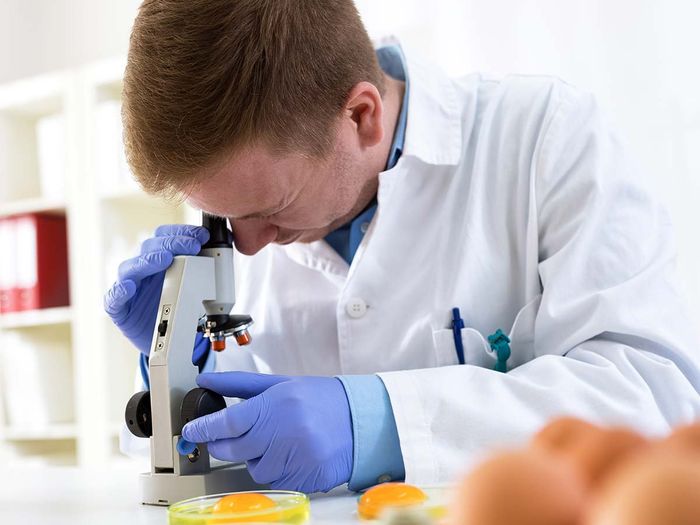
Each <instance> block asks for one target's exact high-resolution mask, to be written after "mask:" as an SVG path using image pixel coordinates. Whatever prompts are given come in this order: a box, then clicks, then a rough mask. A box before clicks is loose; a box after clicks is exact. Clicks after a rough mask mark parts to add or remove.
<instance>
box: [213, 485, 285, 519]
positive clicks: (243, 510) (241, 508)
mask: <svg viewBox="0 0 700 525" xmlns="http://www.w3.org/2000/svg"><path fill="white" fill-rule="evenodd" d="M276 507H277V503H275V501H274V500H272V499H270V498H268V497H267V496H264V495H263V494H256V493H255V492H246V493H241V494H230V495H229V496H224V497H223V498H221V499H220V500H219V501H217V502H216V505H214V508H213V509H212V516H213V517H216V516H217V515H218V516H220V517H221V519H219V520H217V519H212V520H210V521H209V524H211V525H214V524H217V523H250V522H260V521H261V520H262V517H263V516H262V515H261V512H262V511H265V510H266V509H271V510H270V513H269V514H268V513H264V519H265V521H277V519H278V517H277V513H276V512H274V510H273V509H275V508H276ZM249 513H254V515H252V516H246V514H249ZM236 514H240V517H238V516H235V515H236Z"/></svg>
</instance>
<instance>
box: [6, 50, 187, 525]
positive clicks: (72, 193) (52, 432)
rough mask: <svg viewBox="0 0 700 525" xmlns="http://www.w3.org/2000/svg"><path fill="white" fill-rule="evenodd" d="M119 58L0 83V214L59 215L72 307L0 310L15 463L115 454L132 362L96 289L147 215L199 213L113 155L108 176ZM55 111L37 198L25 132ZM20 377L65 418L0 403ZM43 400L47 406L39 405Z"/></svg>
mask: <svg viewBox="0 0 700 525" xmlns="http://www.w3.org/2000/svg"><path fill="white" fill-rule="evenodd" d="M125 63H126V61H125V59H124V57H121V58H117V59H115V60H106V61H100V62H97V63H93V64H87V65H85V66H80V67H77V68H75V69H72V70H69V71H65V72H62V73H60V74H56V75H48V76H40V77H34V78H30V79H27V80H24V81H21V82H15V83H12V84H9V85H5V86H2V85H0V138H3V137H4V138H3V140H2V141H0V189H1V190H2V199H3V200H2V201H0V218H1V217H4V216H13V215H22V214H27V213H55V214H60V215H66V216H69V217H70V220H69V221H68V224H67V229H68V232H67V233H68V249H69V279H70V296H71V306H70V307H64V308H51V309H44V310H35V311H29V312H13V313H10V314H4V315H0V358H2V361H3V363H4V362H9V357H8V356H10V357H16V358H18V359H19V358H20V357H21V358H22V359H25V361H21V362H22V363H25V362H26V358H27V356H30V355H31V356H34V357H33V359H34V361H33V366H34V369H32V368H31V367H29V366H25V368H24V371H25V372H27V378H28V379H27V380H26V381H25V380H24V379H22V380H21V381H19V379H20V376H18V375H17V373H12V374H11V375H8V374H5V373H0V383H2V384H0V451H7V453H8V454H9V455H10V458H11V459H12V460H13V461H16V462H17V464H22V465H24V464H29V463H32V462H37V463H41V462H43V461H46V462H54V461H57V460H56V459H55V458H60V461H61V462H66V463H71V464H77V465H80V466H101V465H106V464H109V463H110V462H113V461H114V460H115V459H119V455H118V454H117V453H116V450H117V449H118V447H117V446H116V442H117V441H116V440H117V438H118V435H119V427H120V426H121V423H120V420H121V419H122V418H123V413H124V407H125V404H126V402H127V401H128V399H129V396H130V395H131V393H132V390H133V388H134V384H135V377H136V374H137V364H136V359H135V356H134V354H133V349H132V348H129V346H130V345H129V344H128V343H127V342H126V340H125V339H124V338H123V337H122V336H121V335H120V334H118V330H116V328H113V327H112V326H110V325H109V324H108V323H109V321H108V320H107V318H106V316H105V314H104V311H103V309H102V308H101V304H102V297H103V294H104V293H105V291H106V288H107V287H108V286H109V284H111V282H113V280H114V279H115V278H116V272H117V270H116V268H117V266H118V264H119V263H120V262H121V261H122V260H124V259H126V258H128V257H131V256H133V253H135V252H136V251H137V250H138V246H139V245H140V243H141V242H142V241H143V240H144V239H145V238H147V237H148V236H150V235H152V232H153V230H154V229H155V228H156V227H157V226H158V225H160V224H168V223H173V222H177V223H180V222H188V221H189V220H195V221H196V222H195V223H199V214H196V213H195V212H192V211H191V209H190V208H189V207H188V206H186V205H179V204H178V203H172V202H166V201H163V200H161V199H158V198H155V197H151V196H148V195H146V194H145V193H144V192H142V191H140V190H139V189H138V188H137V187H135V186H134V185H132V184H130V181H128V180H127V179H126V178H125V177H123V176H122V175H124V174H125V171H124V168H125V167H124V166H123V164H119V165H118V168H119V169H118V171H119V173H118V175H119V176H117V177H113V176H112V175H114V174H113V173H111V171H110V169H111V167H114V166H112V164H114V163H122V161H123V158H122V156H121V155H118V154H115V155H114V156H112V154H111V153H112V152H110V151H109V148H105V147H104V146H105V145H108V146H109V145H112V146H115V148H118V147H119V143H118V142H119V141H121V131H120V129H117V128H116V127H110V126H119V118H114V119H113V122H112V120H110V118H109V117H113V116H114V115H112V113H114V111H115V102H117V103H118V101H119V100H120V98H121V90H122V81H121V77H122V75H123V72H124V65H125ZM110 112H112V113H110ZM55 114H60V115H61V116H62V118H63V122H64V136H63V139H64V145H63V147H64V149H65V151H64V154H65V170H64V172H65V178H64V183H65V184H64V185H63V188H62V189H63V190H64V191H63V195H65V197H58V196H60V195H61V194H60V193H55V195H57V197H58V198H60V199H61V200H60V201H59V200H51V199H48V198H45V197H44V198H42V195H44V194H46V195H49V193H42V191H44V192H45V191H46V190H43V188H44V187H45V184H46V178H45V179H43V182H44V186H42V178H41V176H42V171H41V169H40V167H41V166H40V162H39V159H40V156H39V155H40V153H41V152H40V148H39V147H38V146H39V142H38V140H37V133H36V130H37V126H38V123H39V122H40V121H41V122H45V121H43V120H42V119H43V118H44V117H49V118H52V117H53V116H54V115H55ZM117 115H118V113H117ZM3 133H4V135H3ZM114 153H119V152H118V150H117V151H115V152H114ZM8 154H11V155H8ZM112 157H115V158H114V159H113V158H112ZM110 163H112V164H110ZM110 166H111V167H110ZM105 168H107V169H105ZM49 180H55V179H49ZM8 182H9V184H7V183H8ZM0 251H2V247H0ZM3 341H10V342H11V341H16V342H17V341H19V343H16V344H18V345H19V346H20V347H22V348H24V349H25V350H30V351H31V352H26V353H25V354H26V355H22V356H20V355H19V354H18V353H16V352H3V351H4V350H5V349H6V348H9V347H5V346H4V345H3ZM54 348H56V349H57V350H59V351H58V352H54ZM49 358H50V359H55V360H56V362H59V361H60V363H61V370H58V369H57V366H58V365H54V364H51V363H48V362H47V359H49ZM47 363H48V364H47ZM0 366H2V364H0ZM1 370H2V372H5V371H6V370H14V368H4V367H3V368H2V369H1ZM35 376H36V377H35ZM8 378H9V379H11V380H12V381H7V379H8ZM31 379H36V380H38V381H41V382H40V383H38V384H42V385H48V386H53V387H56V388H54V390H56V392H59V393H60V392H63V393H65V394H66V396H65V397H66V399H67V400H63V399H60V400H59V399H58V397H57V394H56V393H54V392H51V393H50V394H49V395H47V396H46V399H44V398H41V399H37V400H35V402H36V403H38V404H39V406H42V407H44V408H47V410H48V409H50V408H51V409H56V410H58V409H61V408H66V409H70V410H66V411H65V412H70V414H64V413H63V412H61V415H56V416H50V417H46V418H45V419H44V421H54V420H57V421H70V422H72V423H70V424H48V425H46V426H39V427H35V426H33V425H30V426H27V425H28V424H31V423H36V424H38V422H39V418H37V417H35V418H34V419H29V418H25V419H22V418H20V417H19V416H22V415H27V411H24V412H22V411H19V412H17V410H15V409H16V406H17V405H11V404H9V403H8V402H11V401H16V399H13V398H12V397H11V395H7V393H8V391H7V390H5V389H6V388H7V389H8V390H9V389H11V390H9V391H10V392H11V393H14V392H15V391H17V390H21V389H22V388H23V386H22V385H25V384H27V383H28V381H29V380H31ZM58 383H60V385H59V386H60V388H59V387H57V384H58ZM69 388H70V393H69V394H68V389H69ZM35 390H36V389H35ZM39 394H41V393H40V392H39ZM50 401H55V403H54V405H55V406H49V405H51V403H50ZM8 408H11V409H12V410H8ZM59 412H60V410H59ZM55 413H58V412H52V414H55ZM12 423H14V425H13V424H12ZM0 521H1V520H0Z"/></svg>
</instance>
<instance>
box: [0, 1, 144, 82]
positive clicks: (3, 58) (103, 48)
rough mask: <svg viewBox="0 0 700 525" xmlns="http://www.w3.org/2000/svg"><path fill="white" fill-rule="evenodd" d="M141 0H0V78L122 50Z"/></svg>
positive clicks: (65, 66) (61, 66)
mask: <svg viewBox="0 0 700 525" xmlns="http://www.w3.org/2000/svg"><path fill="white" fill-rule="evenodd" d="M140 4H141V2H140V0H0V83H2V82H7V81H9V80H13V79H17V78H22V77H25V76H30V75H35V74H37V73H42V72H46V71H53V70H57V69H63V68H67V67H72V66H77V65H81V64H84V63H86V62H90V61H92V60H96V59H99V58H104V57H111V56H116V55H122V54H125V53H126V50H127V46H128V43H129V31H130V29H131V24H132V23H133V20H134V16H136V11H137V8H138V6H139V5H140Z"/></svg>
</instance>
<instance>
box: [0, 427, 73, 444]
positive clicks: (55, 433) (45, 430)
mask: <svg viewBox="0 0 700 525" xmlns="http://www.w3.org/2000/svg"><path fill="white" fill-rule="evenodd" d="M77 437H78V429H77V427H76V425H75V424H73V423H54V424H52V425H47V426H43V427H26V428H25V427H12V426H7V427H5V428H3V429H0V439H5V440H7V441H52V440H63V439H76V438H77Z"/></svg>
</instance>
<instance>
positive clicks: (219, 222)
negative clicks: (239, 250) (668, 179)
mask: <svg viewBox="0 0 700 525" xmlns="http://www.w3.org/2000/svg"><path fill="white" fill-rule="evenodd" d="M202 226H204V227H205V228H206V229H207V230H209V242H207V243H206V244H205V245H204V246H202V249H203V250H204V249H206V248H233V242H232V241H231V238H230V236H229V231H228V227H227V226H226V219H225V218H223V217H217V216H216V215H209V214H208V213H202Z"/></svg>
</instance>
